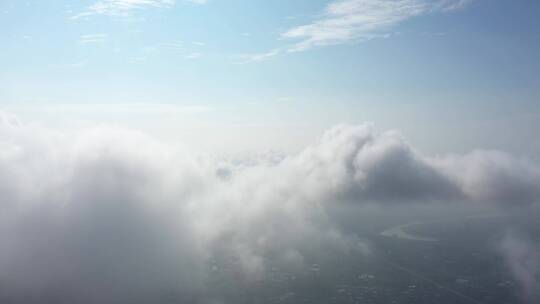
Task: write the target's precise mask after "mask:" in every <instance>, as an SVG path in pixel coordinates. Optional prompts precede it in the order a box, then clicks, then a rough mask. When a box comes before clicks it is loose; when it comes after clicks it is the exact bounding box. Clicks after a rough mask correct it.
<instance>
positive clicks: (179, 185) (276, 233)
mask: <svg viewBox="0 0 540 304" xmlns="http://www.w3.org/2000/svg"><path fill="white" fill-rule="evenodd" d="M539 184H540V168H539V167H538V165H536V164H533V163H531V162H527V161H525V160H518V159H515V158H513V157H511V156H509V155H506V154H504V153H501V152H487V151H477V152H473V153H471V154H467V155H462V156H447V157H427V156H424V155H422V154H420V153H419V152H417V151H416V150H415V149H414V148H412V147H411V146H410V145H409V144H407V142H406V141H405V140H404V139H403V138H402V137H401V136H400V135H399V134H398V133H396V132H385V133H377V132H375V131H374V130H373V128H372V127H371V126H370V125H360V126H346V125H342V126H337V127H334V128H332V129H330V130H328V131H327V132H326V133H325V134H324V135H323V136H322V137H321V138H320V140H319V141H318V142H316V143H314V144H313V145H311V146H309V147H307V148H306V149H305V150H303V151H302V152H300V153H299V154H297V155H292V156H286V157H281V156H280V157H276V156H275V155H268V158H266V159H258V160H256V161H254V160H253V159H247V160H243V159H236V160H234V161H227V160H223V159H219V158H216V159H213V158H208V157H201V156H197V155H191V154H190V153H189V152H188V151H186V150H185V149H182V148H180V147H177V146H174V145H170V144H165V143H162V142H159V141H156V140H154V139H152V138H149V137H148V136H146V135H144V134H141V133H138V132H134V131H129V130H121V129H114V128H108V127H97V128H94V129H90V130H86V131H80V132H79V131H77V132H75V131H73V132H71V133H59V132H56V131H51V130H46V129H43V128H39V127H36V126H33V125H26V124H22V123H20V122H19V120H18V119H17V118H16V117H14V116H11V115H8V114H0V193H2V199H1V204H0V208H1V209H2V212H1V213H0V214H1V215H0V218H1V219H0V242H1V244H2V248H3V249H2V251H1V252H0V282H2V284H0V290H1V294H2V295H4V298H5V299H6V301H8V302H9V301H11V302H14V303H17V302H24V303H33V302H43V301H44V299H46V300H47V301H49V302H55V303H64V302H65V303H67V302H70V303H71V302H77V303H102V302H109V303H116V302H119V303H120V302H126V301H129V302H135V301H139V302H141V303H142V302H144V303H147V302H149V301H151V300H154V299H165V300H166V299H169V298H172V299H181V300H184V301H193V299H203V298H204V296H203V295H206V294H207V291H206V290H205V289H206V288H207V286H208V280H209V277H210V276H211V274H212V272H213V271H215V270H216V269H218V268H220V269H221V268H223V269H228V271H229V272H228V275H230V276H231V277H229V279H231V278H234V280H235V281H238V282H252V281H257V280H258V279H260V278H261V277H262V276H264V275H265V274H266V273H267V271H268V265H269V264H268V263H269V261H270V260H271V261H273V262H272V263H274V264H273V265H275V264H276V263H277V264H278V265H281V266H283V267H286V268H287V269H295V268H298V267H302V265H304V263H305V257H306V256H309V255H313V254H317V253H321V252H323V253H325V254H330V255H332V254H333V253H335V254H339V253H343V252H356V253H357V254H366V253H369V246H368V245H367V244H366V243H364V242H361V241H359V240H358V238H357V237H355V236H354V235H352V234H350V233H348V232H347V231H341V230H340V229H339V228H338V227H339V219H337V218H335V217H333V216H331V213H330V212H328V211H329V210H331V209H332V208H334V207H335V206H338V205H342V204H347V205H348V206H356V205H358V206H360V205H367V204H375V205H387V206H394V205H396V204H417V203H429V202H431V203H434V202H438V203H451V202H455V201H469V202H470V203H497V204H500V205H504V206H514V205H523V204H533V203H536V202H537V201H538V198H539V194H540V189H539V187H538V185H539ZM239 284H240V283H239ZM164 297H165V298H164Z"/></svg>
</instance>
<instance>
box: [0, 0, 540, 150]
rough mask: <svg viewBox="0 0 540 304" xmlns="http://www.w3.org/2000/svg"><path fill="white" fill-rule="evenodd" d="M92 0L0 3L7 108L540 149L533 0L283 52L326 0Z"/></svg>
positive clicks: (275, 135)
mask: <svg viewBox="0 0 540 304" xmlns="http://www.w3.org/2000/svg"><path fill="white" fill-rule="evenodd" d="M99 2H100V1H97V0H89V1H67V0H55V1H38V0H35V1H2V2H1V3H0V45H1V48H0V66H1V69H0V106H1V107H2V108H4V109H5V110H8V111H11V112H14V113H16V114H18V115H19V116H20V117H21V119H23V120H32V121H41V122H43V123H46V124H49V125H58V126H62V127H65V126H77V125H79V124H81V123H82V124H84V122H89V121H92V122H95V121H97V122H105V123H113V124H117V123H118V124H123V125H124V124H127V125H129V126H132V127H135V128H140V129H143V130H145V131H148V132H153V133H155V134H158V135H160V136H162V137H164V138H170V139H173V140H182V141H187V142H188V143H193V144H195V145H199V146H201V147H203V148H205V147H211V148H219V149H229V148H230V147H231V146H234V148H235V149H236V148H238V147H239V148H241V149H248V148H250V149H251V148H256V149H268V148H269V147H277V148H279V149H284V150H297V149H298V148H299V147H301V146H303V145H305V144H306V143H308V142H310V141H311V139H312V138H313V137H315V135H316V134H319V133H320V132H321V131H322V130H324V129H326V128H328V127H329V126H331V125H334V124H336V123H341V122H348V123H358V122H362V121H366V120H369V121H374V122H375V123H377V126H379V127H381V128H382V129H388V128H396V129H399V130H401V131H403V132H404V133H405V134H407V135H408V137H409V138H410V140H411V141H413V142H414V143H415V144H417V145H418V146H419V147H421V148H422V149H424V150H427V151H430V152H443V151H444V152H449V151H450V152H451V151H455V152H462V151H466V150H470V149H472V148H487V149H491V148H493V149H503V150H508V151H510V152H514V153H517V154H522V155H526V156H529V157H533V158H534V157H537V155H538V153H539V152H540V140H538V139H537V138H538V136H535V135H536V130H537V129H539V128H540V126H539V122H540V103H539V102H538V101H539V97H540V96H539V92H538V87H539V85H540V83H539V82H540V80H539V78H538V71H539V68H540V60H539V59H538V54H540V47H539V46H540V22H539V21H538V13H539V12H540V3H538V1H532V0H528V1H519V2H516V1H510V0H500V1H487V0H476V1H463V3H464V4H463V5H462V6H461V7H459V8H456V9H452V10H446V9H445V10H442V9H441V10H435V9H434V10H433V11H430V12H424V13H421V14H418V15H415V16H412V17H407V18H404V20H402V21H399V22H396V23H393V24H391V25H390V26H387V27H382V28H377V29H376V30H373V31H368V34H369V35H372V34H373V35H374V34H376V35H375V36H374V37H371V38H369V39H365V36H366V35H365V34H364V33H363V34H362V35H361V36H360V37H356V38H352V39H348V40H345V41H340V42H339V43H330V44H328V45H322V46H316V47H311V48H308V49H305V50H302V51H299V52H290V48H292V47H294V45H295V43H298V42H300V41H301V40H302V39H295V38H290V37H289V38H287V37H285V36H284V33H287V31H289V30H291V29H294V28H295V27H297V26H302V25H306V24H311V23H314V22H317V20H321V19H324V18H326V17H325V7H326V6H327V5H328V4H330V3H331V2H332V1H313V0H297V1H251V0H227V1H224V0H208V1H181V0H177V1H170V2H168V1H155V2H159V3H161V4H159V3H158V4H156V5H155V6H154V5H143V6H141V7H134V8H132V9H125V10H121V11H118V10H117V11H114V10H113V9H109V11H107V12H104V13H96V12H92V10H91V9H89V8H90V7H91V6H92V5H95V4H96V3H99ZM102 2H103V1H102ZM106 2H107V1H105V3H106ZM112 2H114V1H112ZM119 2H122V1H121V0H120V1H119ZM127 2H128V3H129V2H130V1H127ZM135 2H136V1H135ZM150 2H153V1H150ZM336 2H337V1H336ZM368 2H369V1H368ZM372 2H373V1H372ZM375 2H376V1H375ZM410 2H412V3H414V2H417V3H424V4H425V3H428V4H429V3H431V4H433V3H435V2H437V1H428V0H423V1H421V0H411V1H410ZM447 2H448V3H461V2H460V1H454V2H452V1H447ZM272 52H274V53H272ZM264 54H267V55H268V56H264ZM258 55H263V57H257V56H258ZM254 58H255V60H252V59H254ZM257 58H258V59H257ZM259 59H260V60H259ZM263 59H264V60H263ZM141 106H142V107H143V108H144V110H141V109H140V107H141ZM153 106H155V107H154V108H153V110H148V108H152V107H153ZM170 106H175V107H177V109H176V110H174V111H171V110H170ZM133 108H136V109H135V110H133ZM111 109H113V110H111ZM114 109H117V110H114ZM130 109H131V110H130ZM132 110H133V111H132ZM59 114H62V115H59ZM59 117H60V118H59ZM157 122H159V124H157ZM194 133H196V134H197V135H194ZM261 134H262V135H264V136H265V138H266V140H265V141H264V142H263V143H261V142H260V141H257V142H258V143H257V145H258V146H257V145H253V143H252V142H253V141H254V140H255V139H257V138H259V137H260V136H261ZM535 138H536V140H534V139H535ZM220 141H221V143H220ZM246 142H250V143H249V144H248V143H246ZM256 146H257V147H256Z"/></svg>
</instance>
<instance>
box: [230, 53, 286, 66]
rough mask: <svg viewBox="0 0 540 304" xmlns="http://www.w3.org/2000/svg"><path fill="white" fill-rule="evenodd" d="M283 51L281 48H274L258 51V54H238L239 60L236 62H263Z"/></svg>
mask: <svg viewBox="0 0 540 304" xmlns="http://www.w3.org/2000/svg"><path fill="white" fill-rule="evenodd" d="M281 53H282V50H281V49H274V50H271V51H269V52H266V53H258V54H243V55H240V56H238V60H237V61H236V62H235V63H236V64H244V63H251V62H261V61H266V60H268V59H271V58H273V57H275V56H277V55H279V54H281Z"/></svg>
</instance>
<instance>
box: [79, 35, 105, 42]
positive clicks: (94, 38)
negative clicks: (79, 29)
mask: <svg viewBox="0 0 540 304" xmlns="http://www.w3.org/2000/svg"><path fill="white" fill-rule="evenodd" d="M108 37H109V35H108V34H104V33H100V34H88V35H81V36H80V37H79V43H82V44H87V43H101V42H105V41H106V40H107V38H108Z"/></svg>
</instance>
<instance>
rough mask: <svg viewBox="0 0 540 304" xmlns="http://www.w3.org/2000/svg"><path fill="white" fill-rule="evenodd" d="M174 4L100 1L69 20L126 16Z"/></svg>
mask: <svg viewBox="0 0 540 304" xmlns="http://www.w3.org/2000/svg"><path fill="white" fill-rule="evenodd" d="M175 2H176V1H175V0H100V1H97V2H95V3H94V4H92V5H90V6H89V7H88V8H87V9H86V10H85V11H84V12H82V13H79V14H76V15H74V16H72V17H71V18H70V19H73V20H74V19H79V18H82V17H88V16H92V15H109V16H126V15H129V13H130V12H131V11H133V10H139V9H149V8H170V7H172V6H174V4H175Z"/></svg>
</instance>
